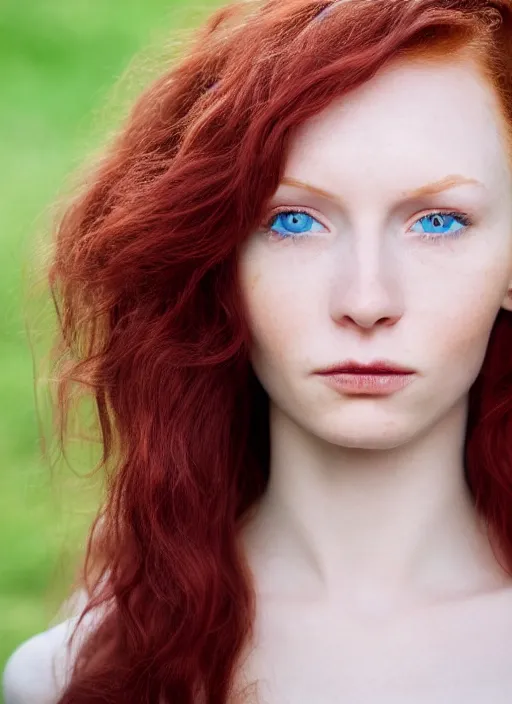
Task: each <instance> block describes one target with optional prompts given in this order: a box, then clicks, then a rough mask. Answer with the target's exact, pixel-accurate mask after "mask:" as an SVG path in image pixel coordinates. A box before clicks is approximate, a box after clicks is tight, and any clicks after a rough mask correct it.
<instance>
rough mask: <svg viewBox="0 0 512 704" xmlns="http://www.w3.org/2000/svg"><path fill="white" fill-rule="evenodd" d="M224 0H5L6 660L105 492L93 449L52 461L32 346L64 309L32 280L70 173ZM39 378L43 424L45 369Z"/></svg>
mask: <svg viewBox="0 0 512 704" xmlns="http://www.w3.org/2000/svg"><path fill="white" fill-rule="evenodd" d="M221 4H224V3H222V2H220V0H201V2H200V3H195V2H190V0H189V1H188V2H186V0H130V1H129V2H126V0H2V1H1V2H0V90H1V98H0V134H1V140H0V160H1V165H2V171H1V173H2V176H1V191H0V227H1V238H2V239H1V250H0V251H1V256H2V260H1V272H2V275H1V277H0V306H1V310H2V314H1V315H0V401H1V406H0V408H1V416H0V457H1V461H2V471H1V473H0V498H1V507H2V508H1V511H0V630H1V636H2V637H1V638H0V671H2V670H3V667H4V665H5V661H6V660H7V658H8V656H9V654H10V653H11V652H12V651H13V650H14V649H15V648H16V646H18V645H19V644H20V643H21V642H22V641H23V640H25V639H26V638H28V637H30V636H31V635H33V634H35V633H37V632H39V631H41V630H44V629H46V628H47V627H48V625H49V624H50V622H51V620H52V619H53V618H54V617H55V614H56V611H57V609H58V606H59V604H60V602H61V601H62V600H63V599H64V598H65V597H66V596H67V593H68V589H69V585H70V583H71V579H72V576H73V572H74V569H75V565H76V563H77V560H79V559H80V555H81V553H82V551H83V548H84V544H85V534H86V530H87V526H88V525H89V523H90V521H91V520H92V517H93V513H94V511H95V509H96V507H97V503H98V497H99V490H98V482H94V481H91V480H90V479H87V478H84V476H83V475H84V473H85V472H86V470H88V469H90V468H91V467H92V465H93V464H94V461H93V455H92V454H91V453H87V452H86V451H85V449H83V448H81V447H80V446H79V447H78V449H77V450H76V451H75V452H74V453H73V457H72V458H71V463H70V465H66V464H65V463H62V462H61V463H60V464H59V465H58V466H57V467H56V468H55V469H53V470H51V468H50V463H49V461H48V458H46V459H45V458H44V456H43V454H42V452H41V447H40V443H39V436H40V431H41V429H40V427H39V424H38V423H39V421H38V414H37V412H36V399H35V396H36V394H35V389H34V369H33V356H32V355H33V354H35V355H36V361H37V362H38V363H40V359H39V358H38V356H39V355H42V354H43V352H42V351H44V350H45V349H46V348H47V347H48V341H49V340H50V339H51V338H50V336H51V332H52V326H53V324H54V321H53V318H52V316H51V314H49V313H48V311H50V308H49V307H48V306H47V305H46V307H45V306H44V305H43V306H42V307H41V306H40V305H39V304H37V300H38V298H37V291H36V295H35V297H34V293H30V291H31V289H32V288H33V287H34V285H35V284H37V283H38V281H37V276H36V275H35V274H34V270H33V262H34V260H35V261H36V263H37V256H38V255H37V253H38V248H39V247H40V242H41V240H42V241H45V239H46V241H49V239H50V238H51V229H52V222H53V218H54V213H53V209H54V204H55V203H56V202H62V199H63V198H65V197H66V193H67V192H68V189H69V184H70V178H74V176H75V174H76V171H77V169H78V168H79V167H80V165H81V164H82V163H83V162H84V161H85V160H88V159H90V157H91V155H94V154H95V153H97V152H98V150H101V146H102V145H103V144H104V143H105V141H106V140H108V137H109V135H110V134H111V133H112V131H113V130H114V129H115V128H116V127H118V125H119V124H120V121H121V120H122V118H123V116H124V115H125V114H126V111H127V109H128V108H129V106H130V103H131V101H132V100H133V98H134V97H135V96H136V95H137V93H138V92H140V90H141V89H142V88H143V87H144V85H145V84H146V83H147V82H148V81H149V80H150V79H151V77H152V76H154V75H155V74H156V73H158V71H159V69H160V67H161V66H162V57H164V61H165V59H166V57H167V58H169V57H171V58H172V57H173V56H174V55H176V52H178V53H179V52H180V51H181V48H180V47H182V46H183V42H186V41H187V40H188V38H189V37H190V35H191V32H192V31H193V28H194V27H197V25H199V24H200V23H201V22H202V21H203V20H204V18H205V17H206V16H207V15H208V14H210V13H211V11H212V10H213V9H214V8H215V7H217V6H219V5H221ZM158 62H160V63H158ZM35 271H36V274H37V270H35ZM27 292H28V293H29V294H30V296H31V298H33V301H32V302H30V301H27ZM43 299H44V288H43V289H42V297H41V300H42V301H43ZM34 301H35V303H36V305H34ZM43 303H44V301H43ZM27 324H28V325H29V326H30V329H31V331H32V333H31V339H32V344H33V345H34V349H33V350H32V348H31V346H30V344H29V338H28V337H27V332H26V325H27ZM37 389H38V391H37V396H39V395H40V394H41V397H42V398H43V401H41V400H39V402H38V404H37V407H38V408H39V415H40V416H41V421H42V423H43V426H45V425H48V423H47V421H48V418H49V417H50V414H49V406H48V404H47V403H46V402H44V389H45V378H44V375H43V376H42V378H41V381H40V382H39V384H38V386H37ZM46 432H48V430H46ZM50 432H51V429H50ZM57 469H58V471H56V470H57Z"/></svg>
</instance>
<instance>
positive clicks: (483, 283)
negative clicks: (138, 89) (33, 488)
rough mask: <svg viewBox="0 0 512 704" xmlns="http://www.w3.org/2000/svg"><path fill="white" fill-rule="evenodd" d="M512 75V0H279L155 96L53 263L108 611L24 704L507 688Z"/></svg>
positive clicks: (240, 11)
mask: <svg viewBox="0 0 512 704" xmlns="http://www.w3.org/2000/svg"><path fill="white" fill-rule="evenodd" d="M511 87H512V3H511V2H510V0H371V2H368V0H342V1H341V2H331V3H326V2H319V0H267V1H266V2H240V3H236V4H234V5H231V6H229V7H227V8H225V9H223V10H220V11H219V12H217V13H216V14H214V15H213V17H212V19H211V21H210V22H209V24H208V26H207V27H206V29H205V31H204V32H203V33H202V34H201V35H200V37H199V38H198V41H197V44H196V45H195V47H194V48H193V49H192V50H191V52H190V54H189V55H188V56H187V57H185V58H184V59H183V60H182V61H181V63H180V64H179V65H178V66H175V67H173V68H172V69H171V70H170V72H169V73H168V74H167V75H165V76H163V77H161V78H160V79H159V80H158V81H157V82H156V83H155V84H154V85H152V86H151V87H150V88H149V89H148V90H147V91H146V92H145V94H144V95H142V97H141V98H140V100H139V101H138V103H137V105H136V106H135V108H134V110H133V112H132V114H131V117H130V119H129V121H128V123H127V125H126V126H125V128H124V130H123V131H122V134H121V135H120V136H119V138H118V140H117V141H116V142H115V144H113V146H112V148H111V149H110V151H109V152H108V154H107V155H106V157H105V159H104V160H103V162H102V163H101V165H100V166H99V167H98V170H97V172H96V173H95V174H94V176H93V177H92V178H91V182H90V183H89V184H88V187H87V188H86V189H85V191H84V193H83V195H82V196H81V197H80V198H79V199H78V200H76V202H74V203H73V204H71V206H70V208H69V210H68V211H67V213H66V215H65V216H64V218H63V221H62V223H61V226H60V229H59V232H58V235H57V238H56V250H55V257H54V260H53V263H52V267H51V271H50V282H51V286H52V291H53V293H54V296H55V301H56V304H57V307H58V311H59V313H60V321H61V326H62V344H63V347H62V346H61V347H59V348H58V349H59V353H60V356H58V357H57V359H58V363H59V365H60V375H61V376H60V378H61V382H60V383H61V386H60V390H61V397H60V399H61V400H60V403H61V404H62V406H61V410H62V411H63V413H62V416H63V419H65V417H66V407H65V405H64V404H65V402H66V399H68V398H69V395H70V393H71V380H78V381H79V382H80V383H81V384H82V385H84V386H85V387H86V388H87V389H91V390H92V392H93V393H94V396H95V401H96V404H97V409H98V416H99V422H100V427H101V432H102V441H103V444H104V448H105V449H104V464H105V467H106V468H107V469H109V470H110V472H109V475H108V476H109V490H108V495H107V497H106V502H105V506H104V509H103V511H102V512H101V521H102V529H101V538H99V537H97V535H96V537H95V532H94V531H91V538H90V546H89V548H90V552H89V560H88V561H87V562H86V565H85V566H84V578H83V582H84V588H85V589H86V590H87V608H86V609H85V611H84V612H82V615H83V616H84V618H83V620H82V621H79V619H78V617H76V618H75V619H74V620H70V621H67V622H64V623H63V624H61V625H60V626H57V627H56V628H54V629H52V630H50V631H48V632H46V633H45V634H40V635H39V636H37V637H36V638H35V639H32V640H31V641H28V642H27V643H26V644H25V645H23V646H21V648H20V649H18V651H17V652H16V653H15V654H14V655H13V656H12V658H11V661H10V662H9V664H8V666H7V668H6V673H5V678H4V681H5V690H6V699H7V704H13V703H14V702H21V701H31V702H35V701H41V702H42V701H44V702H58V704H94V703H96V702H97V703H99V702H105V703H106V702H109V703H112V704H121V703H122V704H126V703H133V704H135V703H137V704H140V703H143V702H144V703H145V702H147V703H151V704H153V703H155V704H176V703H178V702H179V703H180V704H185V703H187V704H189V703H190V704H192V702H204V703H205V704H206V703H207V704H221V703H222V704H224V703H226V702H230V703H232V702H253V701H258V702H267V703H270V704H277V703H279V704H284V703H285V702H290V703H293V704H302V703H306V702H307V703H308V704H309V703H311V702H315V704H333V703H334V702H358V703H359V702H360V703H362V704H367V703H370V702H375V701H377V700H378V701H379V702H380V703H381V704H382V703H383V702H385V703H388V702H389V703H391V702H392V703H393V704H405V703H406V702H407V703H409V702H415V703H416V704H433V703H434V702H436V703H439V702H449V703H450V704H452V703H457V702H464V704H473V703H475V704H476V702H479V703H480V702H484V701H485V702H489V703H491V702H492V703H493V704H502V703H503V704H504V703H505V702H510V701H511V700H512V667H511V665H512V656H511V655H510V652H511V647H512V572H511V565H512V481H511V480H512V465H511V459H512V458H511V451H510V448H511V439H510V438H511V435H510V433H511V431H512V424H511V411H512V375H511V369H512V362H511V360H510V354H511V349H512V335H511V330H512V327H511V316H510V312H511V310H512V200H511V197H510V194H511V192H512V167H511V158H510V157H511V154H512V151H511V150H512V140H510V137H511V134H512V130H511V122H512V92H511ZM63 351H65V352H66V353H67V355H64V354H63V353H62V352H63ZM98 565H100V569H98ZM93 574H94V577H93V576H92V575H93ZM84 614H85V615H84ZM77 623H80V625H78V626H77ZM75 627H76V629H75ZM73 629H75V633H76V640H74V641H72V649H71V651H69V650H68V648H69V634H70V633H71V631H72V630H73ZM73 644H74V645H73ZM73 648H74V650H73ZM64 653H67V655H68V657H67V665H64V664H63V663H64ZM36 663H37V667H36ZM54 666H55V667H54ZM66 667H69V670H68V671H66ZM52 668H53V669H52ZM55 668H56V670H55ZM50 673H54V674H55V677H53V675H51V674H50Z"/></svg>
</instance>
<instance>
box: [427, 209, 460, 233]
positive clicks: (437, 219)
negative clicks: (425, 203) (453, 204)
mask: <svg viewBox="0 0 512 704" xmlns="http://www.w3.org/2000/svg"><path fill="white" fill-rule="evenodd" d="M451 219H452V220H453V218H451ZM446 220H448V223H446ZM449 221H450V216H449V215H440V214H439V213H436V214H435V215H429V216H427V217H426V218H425V222H426V223H427V225H428V224H430V226H431V227H432V228H433V230H430V231H431V232H432V231H433V232H438V230H439V229H440V228H443V227H446V226H447V225H448V227H449V226H450V222H449ZM427 229H428V228H427Z"/></svg>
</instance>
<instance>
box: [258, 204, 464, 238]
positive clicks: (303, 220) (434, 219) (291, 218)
mask: <svg viewBox="0 0 512 704" xmlns="http://www.w3.org/2000/svg"><path fill="white" fill-rule="evenodd" d="M471 224H472V222H471V220H470V219H469V217H468V216H467V215H466V214H465V213H457V212H453V213H440V212H433V213H429V214H428V215H424V216H423V217H421V218H419V220H417V221H416V222H415V224H414V226H413V228H412V232H417V233H418V234H419V235H420V236H421V239H443V238H444V237H450V236H451V237H456V236H458V235H461V234H462V233H463V232H464V231H465V230H466V229H467V228H468V227H469V226H470V225H471ZM418 226H419V227H423V228H425V229H424V230H421V229H420V230H418V229H416V228H417V227H418ZM276 228H277V229H276ZM265 229H266V230H267V231H268V232H271V233H274V234H276V235H278V236H279V237H280V238H281V239H306V238H307V237H309V236H310V235H311V234H313V233H314V232H322V230H323V225H321V223H319V222H318V220H316V218H314V217H313V216H312V215H310V214H309V213H307V212H306V211H304V210H292V209H288V210H282V211H281V212H279V213H277V214H275V215H273V216H272V218H271V220H270V221H269V222H268V223H267V224H266V225H265Z"/></svg>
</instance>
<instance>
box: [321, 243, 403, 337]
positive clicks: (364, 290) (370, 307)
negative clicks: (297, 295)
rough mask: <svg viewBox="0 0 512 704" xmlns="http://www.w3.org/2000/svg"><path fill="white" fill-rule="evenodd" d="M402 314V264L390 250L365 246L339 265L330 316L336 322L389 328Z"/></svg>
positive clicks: (365, 326) (346, 324)
mask: <svg viewBox="0 0 512 704" xmlns="http://www.w3.org/2000/svg"><path fill="white" fill-rule="evenodd" d="M403 314H404V293H403V286H402V284H401V277H400V267H399V263H398V262H397V261H395V260H394V259H393V256H392V255H391V254H390V253H384V252H382V251H380V250H379V249H377V248H375V247H371V248H370V247H366V248H365V251H360V252H359V253H358V254H357V255H356V256H353V257H350V259H349V261H346V260H345V261H344V263H343V265H342V266H341V267H339V268H338V270H337V272H336V276H335V277H334V286H333V292H332V299H331V317H332V318H333V320H334V321H335V322H336V324H337V325H340V326H342V327H356V328H362V329H371V328H373V327H374V326H382V327H386V326H391V325H395V324H396V323H397V322H398V321H399V320H400V318H401V317H402V316H403Z"/></svg>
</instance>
